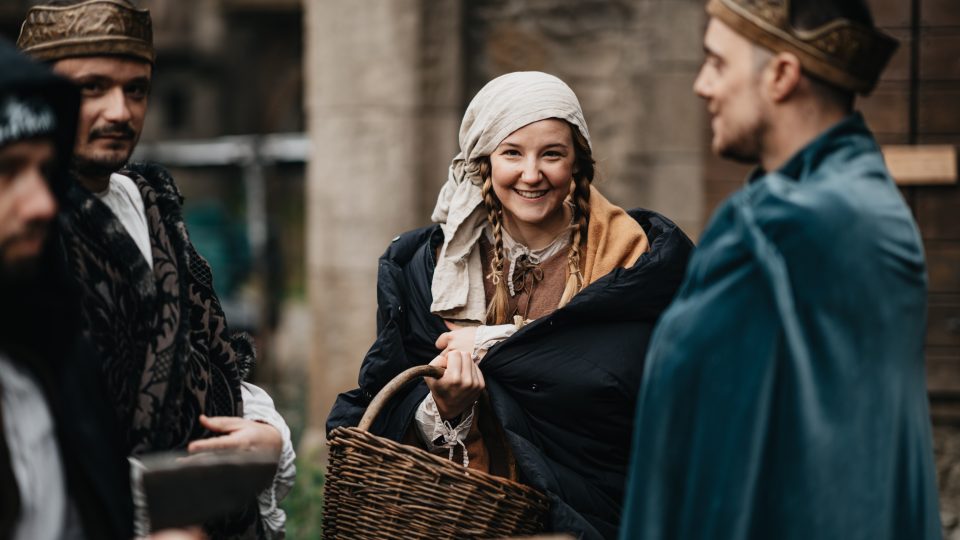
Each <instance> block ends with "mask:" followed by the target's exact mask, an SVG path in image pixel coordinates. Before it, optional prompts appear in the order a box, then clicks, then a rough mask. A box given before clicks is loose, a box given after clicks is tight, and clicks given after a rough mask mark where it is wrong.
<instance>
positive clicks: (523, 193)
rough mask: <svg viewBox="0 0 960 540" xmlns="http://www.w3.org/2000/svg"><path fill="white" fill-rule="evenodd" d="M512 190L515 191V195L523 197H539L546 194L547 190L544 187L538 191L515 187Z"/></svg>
mask: <svg viewBox="0 0 960 540" xmlns="http://www.w3.org/2000/svg"><path fill="white" fill-rule="evenodd" d="M514 191H516V192H517V195H520V196H521V197H523V198H524V199H539V198H540V197H543V196H544V195H546V194H547V190H545V189H542V190H540V191H523V190H519V189H515V190H514Z"/></svg>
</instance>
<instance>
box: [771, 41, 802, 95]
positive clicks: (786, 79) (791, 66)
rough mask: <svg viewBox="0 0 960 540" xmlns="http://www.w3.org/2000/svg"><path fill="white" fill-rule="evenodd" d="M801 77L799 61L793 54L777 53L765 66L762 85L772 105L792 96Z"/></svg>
mask: <svg viewBox="0 0 960 540" xmlns="http://www.w3.org/2000/svg"><path fill="white" fill-rule="evenodd" d="M802 76H803V71H802V68H801V67H800V59H799V58H797V56H796V55H795V54H793V53H789V52H780V53H777V54H776V55H775V56H774V57H773V58H772V59H771V60H770V62H769V63H768V64H767V69H766V73H765V77H764V84H765V85H766V87H767V92H768V95H769V96H770V99H771V100H772V101H773V102H774V103H779V102H781V101H783V100H785V99H787V98H788V97H790V95H791V94H793V92H794V91H796V89H797V86H798V85H799V84H800V79H801V77H802Z"/></svg>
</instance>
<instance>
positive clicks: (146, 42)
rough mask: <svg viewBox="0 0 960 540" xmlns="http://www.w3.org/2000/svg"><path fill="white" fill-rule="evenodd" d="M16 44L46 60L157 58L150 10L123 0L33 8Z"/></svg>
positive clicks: (25, 51) (150, 60) (93, 1)
mask: <svg viewBox="0 0 960 540" xmlns="http://www.w3.org/2000/svg"><path fill="white" fill-rule="evenodd" d="M17 47H19V48H20V49H21V50H22V51H23V52H24V53H26V54H28V55H30V56H32V57H33V58H35V59H36V60H40V61H44V62H49V61H55V60H60V59H61V58H67V57H72V56H98V55H121V56H132V57H134V58H138V59H141V60H145V61H147V62H150V63H151V64H152V63H153V60H154V51H153V27H152V25H151V22H150V12H149V11H148V10H146V9H137V8H134V7H132V6H130V5H129V4H127V3H125V2H122V1H120V0H89V1H88V2H83V3H80V4H76V5H72V6H35V7H33V8H30V11H28V12H27V18H26V20H24V21H23V26H22V27H21V28H20V38H19V39H17Z"/></svg>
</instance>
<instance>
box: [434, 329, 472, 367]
mask: <svg viewBox="0 0 960 540" xmlns="http://www.w3.org/2000/svg"><path fill="white" fill-rule="evenodd" d="M447 326H448V327H450V331H449V332H444V333H442V334H440V337H439V338H437V342H436V344H435V345H436V347H437V348H438V349H440V351H441V352H440V354H446V353H448V352H450V351H460V352H461V353H463V354H464V355H465V356H466V357H467V358H468V359H470V358H473V347H474V345H475V340H476V338H477V327H476V326H463V327H459V328H458V327H455V326H453V325H452V324H450V323H448V324H447Z"/></svg>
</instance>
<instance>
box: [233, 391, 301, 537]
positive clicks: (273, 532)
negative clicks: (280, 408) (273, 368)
mask: <svg viewBox="0 0 960 540" xmlns="http://www.w3.org/2000/svg"><path fill="white" fill-rule="evenodd" d="M240 391H241V396H242V397H243V418H244V419H246V420H253V421H255V422H263V423H264V424H267V425H269V426H272V427H274V428H276V430H277V431H279V432H280V436H281V437H282V438H283V448H282V449H281V451H280V460H279V463H278V464H277V474H276V475H275V476H274V478H273V485H272V486H270V487H268V488H267V489H265V490H263V492H261V493H260V495H259V496H258V497H257V503H258V506H259V507H260V516H261V517H262V518H263V524H264V528H265V529H266V531H265V532H266V533H267V538H270V539H271V540H272V539H279V538H283V531H284V525H285V524H286V522H287V515H286V514H285V513H284V511H283V510H282V509H280V506H279V502H280V501H282V500H283V498H284V497H286V496H287V494H288V493H290V489H291V488H292V487H293V480H294V478H295V477H296V475H297V467H296V465H295V464H294V459H295V458H296V457H297V456H296V453H294V451H293V442H292V441H291V440H290V428H289V427H288V426H287V423H286V421H284V419H283V417H282V416H280V413H279V412H277V408H276V407H275V406H274V404H273V400H272V399H270V396H269V395H268V394H267V393H266V392H265V391H263V389H261V388H259V387H257V386H255V385H253V384H250V383H248V382H243V383H241V384H240Z"/></svg>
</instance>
